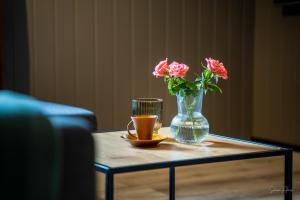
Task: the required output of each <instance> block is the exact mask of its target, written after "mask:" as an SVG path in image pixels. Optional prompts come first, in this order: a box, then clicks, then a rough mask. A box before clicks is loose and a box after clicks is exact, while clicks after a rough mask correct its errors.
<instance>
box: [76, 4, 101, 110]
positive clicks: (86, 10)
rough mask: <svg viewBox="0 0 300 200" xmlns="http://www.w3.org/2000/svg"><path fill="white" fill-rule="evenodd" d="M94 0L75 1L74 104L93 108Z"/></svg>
mask: <svg viewBox="0 0 300 200" xmlns="http://www.w3.org/2000/svg"><path fill="white" fill-rule="evenodd" d="M94 11H95V10H94V0H76V1H75V17H74V18H75V33H76V38H75V45H76V46H75V50H76V52H75V61H76V63H75V66H76V74H75V75H76V89H75V93H76V104H77V105H79V106H83V107H86V108H88V109H91V110H94V109H95V99H96V98H95V88H94V87H95V83H94V82H95V76H94V74H95V58H94V56H95V54H94V51H95V47H94V46H95V45H96V43H95V37H94V34H95V31H94V29H95V22H94V20H95V17H94V15H95V13H94Z"/></svg>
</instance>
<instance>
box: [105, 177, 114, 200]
mask: <svg viewBox="0 0 300 200" xmlns="http://www.w3.org/2000/svg"><path fill="white" fill-rule="evenodd" d="M105 175H106V176H105V178H106V180H105V199H106V200H113V199H114V174H113V173H111V172H107V173H106V174H105Z"/></svg>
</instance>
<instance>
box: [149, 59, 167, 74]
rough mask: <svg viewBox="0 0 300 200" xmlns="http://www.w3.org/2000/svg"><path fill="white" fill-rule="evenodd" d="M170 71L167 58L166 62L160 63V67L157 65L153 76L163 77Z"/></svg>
mask: <svg viewBox="0 0 300 200" xmlns="http://www.w3.org/2000/svg"><path fill="white" fill-rule="evenodd" d="M169 69H170V67H169V65H168V58H166V59H165V60H162V61H160V62H159V63H158V65H156V67H155V70H154V72H152V74H153V75H154V76H156V77H159V76H160V77H162V76H164V75H165V74H166V73H167V71H168V70H169Z"/></svg>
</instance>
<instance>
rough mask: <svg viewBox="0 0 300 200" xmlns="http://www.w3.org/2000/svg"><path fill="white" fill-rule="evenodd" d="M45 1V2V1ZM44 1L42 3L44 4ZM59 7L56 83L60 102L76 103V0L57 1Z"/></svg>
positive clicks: (57, 97) (57, 98)
mask: <svg viewBox="0 0 300 200" xmlns="http://www.w3.org/2000/svg"><path fill="white" fill-rule="evenodd" d="M43 3H44V2H43ZM43 3H42V4H43ZM56 5H57V7H56V9H57V11H56V12H57V13H56V14H57V21H56V23H57V26H56V27H57V37H56V40H57V47H56V52H57V54H56V55H57V66H56V74H55V75H56V84H57V88H56V89H57V96H56V100H57V101H58V102H64V103H67V104H72V105H74V104H75V103H76V101H77V100H76V96H75V93H76V92H75V84H76V81H77V79H76V78H77V77H76V59H75V47H76V45H75V43H76V40H75V35H77V34H78V33H75V32H76V30H75V19H74V15H75V13H74V12H75V1H73V0H59V1H56Z"/></svg>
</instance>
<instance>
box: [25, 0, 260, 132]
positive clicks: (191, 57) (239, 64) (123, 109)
mask: <svg viewBox="0 0 300 200" xmlns="http://www.w3.org/2000/svg"><path fill="white" fill-rule="evenodd" d="M253 1H254V0H244V1H237V0H224V1H217V0H213V1H211V0H189V1H186V0H45V1H43V2H40V1H37V0H27V6H28V10H29V11H30V12H28V20H29V26H30V28H29V36H30V56H31V57H30V59H31V93H32V94H33V95H34V96H36V97H38V98H41V99H45V100H52V101H57V102H61V103H66V104H75V105H78V106H82V107H85V108H88V109H91V110H93V111H94V112H95V113H96V115H97V118H98V124H99V129H101V130H112V129H124V128H125V126H126V124H127V122H128V120H129V117H130V114H131V99H132V98H134V97H158V98H163V99H164V121H163V123H164V124H163V125H164V126H168V125H169V124H170V121H171V119H172V117H173V116H174V115H175V114H176V113H177V105H176V97H175V96H170V95H169V94H168V91H167V87H166V84H165V83H164V81H163V79H161V78H155V77H154V76H153V75H152V71H153V68H154V67H155V65H156V64H157V63H158V62H159V61H161V60H163V59H165V58H166V57H168V58H169V61H173V60H176V61H178V62H183V63H186V64H187V65H189V66H190V68H191V71H190V73H189V74H190V75H191V77H192V74H193V73H194V72H200V71H201V62H202V63H203V64H205V63H206V62H205V60H204V58H206V57H215V58H218V59H220V60H222V61H223V62H224V64H225V65H227V66H228V67H229V73H230V74H229V77H230V79H229V80H228V81H222V82H221V86H222V88H223V91H224V94H222V95H220V94H208V95H207V96H205V98H204V106H203V112H204V115H205V116H206V117H207V119H208V120H209V122H210V124H211V132H221V133H224V134H230V133H234V135H236V136H241V135H242V134H243V133H244V132H247V131H246V129H247V128H249V127H251V120H249V122H248V121H246V122H245V120H244V119H246V118H247V117H248V118H249V116H250V115H247V114H242V112H244V111H247V109H246V107H248V104H249V103H251V102H250V100H248V101H247V99H249V93H248V92H247V89H249V83H245V81H246V80H247V81H249V80H250V78H251V77H250V78H249V77H248V76H247V70H245V67H247V68H251V63H249V59H250V58H248V57H247V56H246V55H250V57H251V52H250V51H252V49H251V45H252V43H253V41H252V38H251V33H249V30H251V28H253V27H252V26H253V24H251V23H250V21H251V20H250V19H252V18H253V16H254V15H253V8H252V7H251V6H249V8H248V6H246V5H251V2H252V4H253ZM249 20H250V21H249ZM247 22H249V23H247ZM244 23H246V24H247V27H246V25H244ZM248 25H249V27H248ZM191 77H188V78H191ZM242 77H243V78H242ZM241 101H243V102H241ZM248 118H247V119H248ZM249 124H250V125H249ZM247 133H248V132H247ZM244 136H245V135H244Z"/></svg>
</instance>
